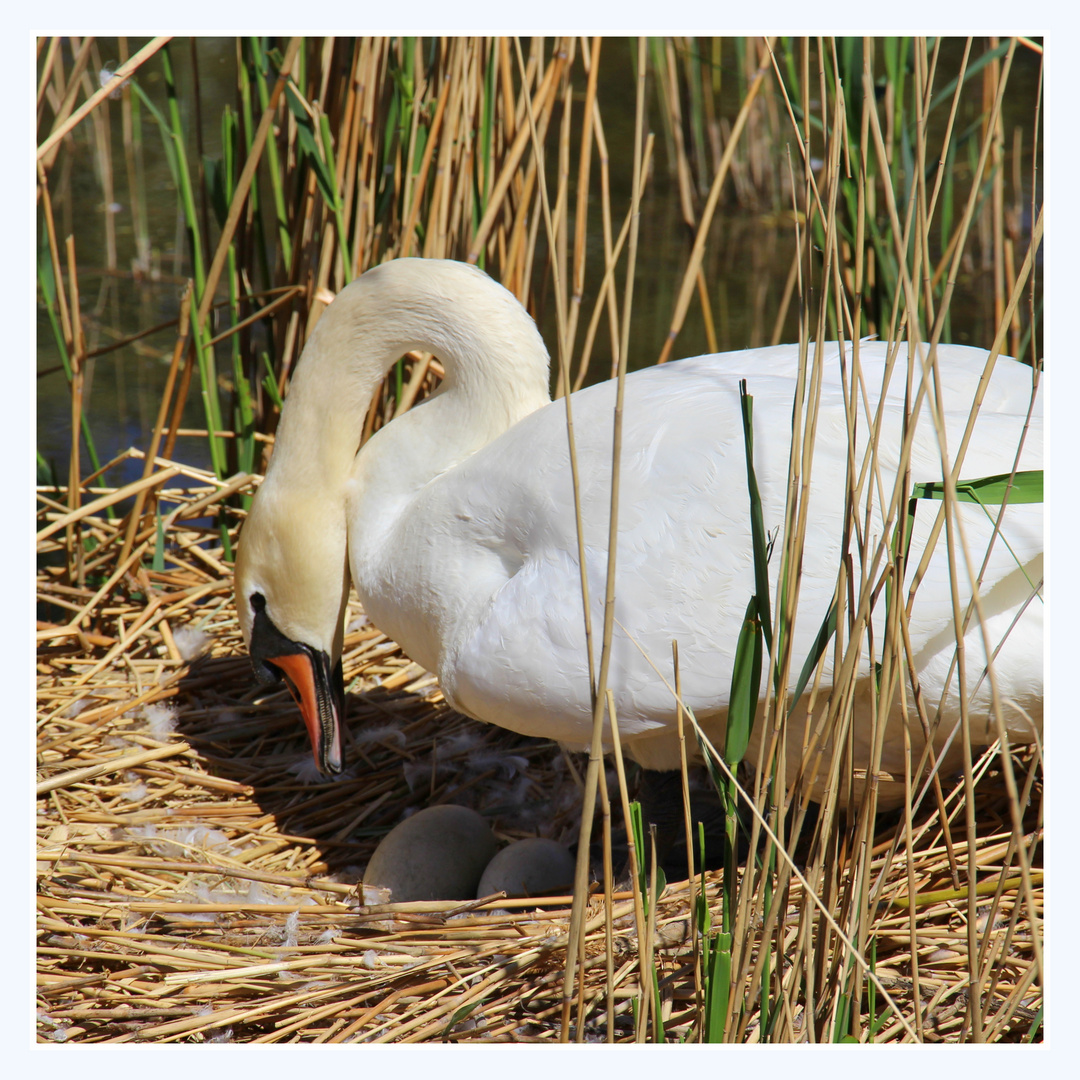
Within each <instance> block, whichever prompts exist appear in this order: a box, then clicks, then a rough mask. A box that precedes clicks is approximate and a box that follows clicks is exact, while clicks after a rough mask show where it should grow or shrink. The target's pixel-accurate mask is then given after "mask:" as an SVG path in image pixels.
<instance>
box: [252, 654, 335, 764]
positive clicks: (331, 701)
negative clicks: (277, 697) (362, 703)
mask: <svg viewBox="0 0 1080 1080" xmlns="http://www.w3.org/2000/svg"><path fill="white" fill-rule="evenodd" d="M266 660H267V662H268V663H270V664H273V665H274V666H275V667H276V668H278V670H279V671H280V672H281V673H282V675H284V676H285V681H286V683H287V684H288V687H289V691H290V692H291V693H292V696H293V698H294V699H295V701H296V704H297V705H298V706H299V708H300V715H301V717H302V718H303V721H304V726H305V727H306V728H307V733H308V738H309V739H310V740H311V752H312V754H313V755H314V756H315V764H316V765H317V766H318V767H319V771H320V772H321V773H323V774H324V775H326V776H336V775H337V774H338V773H340V772H341V770H342V768H343V767H344V759H343V755H342V752H341V724H342V719H343V715H344V712H345V707H344V706H345V692H344V686H343V685H342V684H341V671H340V666H339V668H338V670H337V671H336V672H332V671H331V670H330V662H329V658H328V657H327V656H326V655H325V654H324V653H316V654H313V653H312V652H311V651H310V650H304V651H303V652H297V653H287V654H285V655H282V656H270V657H267V658H266ZM335 676H336V678H335Z"/></svg>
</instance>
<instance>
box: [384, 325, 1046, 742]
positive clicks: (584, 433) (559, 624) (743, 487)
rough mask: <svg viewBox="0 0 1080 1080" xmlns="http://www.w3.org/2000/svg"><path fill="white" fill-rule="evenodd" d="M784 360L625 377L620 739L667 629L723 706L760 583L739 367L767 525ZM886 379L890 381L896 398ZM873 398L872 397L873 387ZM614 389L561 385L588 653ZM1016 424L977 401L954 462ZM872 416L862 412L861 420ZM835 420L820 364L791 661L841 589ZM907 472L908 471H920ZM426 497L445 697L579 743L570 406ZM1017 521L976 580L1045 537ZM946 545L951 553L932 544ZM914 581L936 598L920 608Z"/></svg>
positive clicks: (954, 417)
mask: <svg viewBox="0 0 1080 1080" xmlns="http://www.w3.org/2000/svg"><path fill="white" fill-rule="evenodd" d="M862 352H863V355H862V357H861V359H862V362H863V366H864V371H865V379H866V382H867V385H871V386H873V385H876V386H878V387H880V385H881V383H880V377H881V372H882V370H883V366H882V365H883V356H884V349H883V347H882V346H880V345H877V344H873V345H868V344H866V343H864V344H863V346H862ZM971 352H972V353H973V354H975V355H973V356H972V357H971V358H970V359H971V363H969V364H967V365H966V366H964V365H963V364H959V365H958V369H959V370H960V372H961V375H962V377H960V376H957V378H956V379H955V383H956V384H963V386H962V389H961V390H959V391H957V392H956V393H955V394H953V395H952V398H951V399H950V401H949V402H948V403H950V404H951V403H952V402H953V401H955V400H962V399H963V397H964V395H965V394H967V393H968V389H969V387H970V385H973V384H972V383H971V380H972V379H975V380H976V381H977V377H978V376H977V373H976V372H975V368H976V367H977V368H978V371H979V372H981V358H984V357H985V354H982V353H980V352H978V351H977V350H971ZM961 359H963V358H961ZM1003 363H1004V362H1003ZM1013 366H1014V367H1019V366H1020V365H1013ZM792 369H793V361H792V350H791V349H790V348H788V349H786V350H768V349H767V350H754V351H753V352H751V353H738V354H730V355H728V356H718V357H705V358H699V359H695V360H689V361H681V362H679V363H677V364H672V365H667V366H665V367H663V368H654V369H648V370H646V371H642V372H638V373H636V374H634V375H633V376H632V377H630V378H629V379H628V381H627V386H626V402H625V409H624V422H623V455H622V475H621V481H620V501H619V542H618V559H617V578H616V590H615V591H616V603H615V620H616V621H615V631H614V637H613V651H612V663H611V673H610V679H609V684H610V685H611V686H612V687H613V688H614V689H615V691H616V700H617V706H618V710H619V715H620V717H621V718H625V728H624V731H625V734H626V736H627V737H631V738H632V737H633V736H635V735H645V734H647V733H648V732H649V731H658V730H661V729H665V728H668V727H669V726H670V725H671V723H672V718H673V698H672V694H671V690H670V683H671V681H672V679H671V670H672V662H671V643H672V640H673V639H677V640H678V642H679V656H680V669H681V675H682V680H683V690H684V696H685V698H686V700H687V701H688V702H689V703H690V704H691V705H692V706H693V707H694V708H695V709H696V710H700V711H703V712H704V711H709V710H717V709H721V710H722V709H724V708H726V701H727V695H728V690H729V686H730V679H731V663H732V655H733V652H734V645H735V641H736V638H737V635H738V631H739V628H740V625H741V622H742V619H743V615H744V612H745V608H746V604H747V601H748V600H749V598H750V596H751V594H752V592H753V590H754V578H753V564H752V554H751V542H750V527H749V498H748V495H747V481H746V468H745V458H744V450H743V434H742V421H741V416H740V405H739V392H738V382H739V379H740V378H741V377H746V378H747V379H748V382H749V390H750V393H751V394H752V395H753V397H754V417H755V467H756V473H757V477H758V483H759V487H760V490H761V495H762V502H763V512H764V519H765V526H766V529H767V531H769V532H770V533H774V532H775V533H777V534H779V533H781V532H782V529H783V522H784V509H785V498H786V494H787V492H786V480H787V471H788V455H789V446H790V427H791V413H792V397H793V391H794V382H793V378H792ZM875 378H876V379H877V380H878V381H877V382H876V384H875V383H874V382H873V380H874V379H875ZM1014 381H1016V380H1014ZM1020 381H1022V379H1021V380H1020ZM950 385H953V384H952V383H950ZM897 386H900V383H899V382H898V383H897ZM892 394H893V391H892V389H890V391H889V395H888V396H889V398H890V399H892ZM998 396H999V398H1000V399H1001V400H1000V402H999V404H1004V405H1006V406H1007V405H1009V403H1010V402H1013V401H1015V400H1016V392H1015V391H1014V390H1013V389H1011V388H1006V390H1005V391H1002V392H1001V393H1000V394H999V395H998ZM902 401H903V393H902V389H901V390H900V391H899V393H898V397H897V398H896V399H895V400H892V404H891V408H892V415H891V417H890V420H889V421H888V422H887V423H886V425H885V427H884V429H883V431H884V437H885V442H886V444H887V445H886V446H885V447H884V448H883V450H882V452H881V455H880V457H881V470H880V471H881V473H882V475H883V476H885V477H886V479H887V480H888V483H890V484H891V483H892V479H893V478H892V477H889V476H888V473H889V470H890V468H892V469H895V447H893V446H892V445H891V443H892V442H895V441H897V440H898V439H899V437H900V416H899V412H898V404H899V403H900V402H902ZM871 402H872V404H876V399H873V398H871ZM613 405H614V387H613V386H612V385H611V384H603V385H601V386H597V387H594V388H591V389H590V390H588V391H585V392H582V393H580V394H577V395H575V396H574V399H573V407H574V414H573V421H574V431H575V439H576V449H577V459H578V466H579V471H580V477H581V507H582V524H583V529H584V540H585V550H586V560H585V561H586V567H587V571H588V584H589V593H590V602H591V609H592V613H591V628H592V636H593V650H594V662H595V663H597V664H598V662H599V651H600V642H601V636H602V629H603V598H604V583H605V574H606V563H607V559H606V550H607V530H608V508H609V501H610V456H611V445H612V442H611V440H612V409H613ZM964 420H966V412H964V413H963V414H949V415H948V416H947V422H948V429H949V433H950V438H954V439H956V440H958V439H959V433H958V431H957V430H956V429H957V425H958V424H959V425H960V430H962V424H963V421H964ZM1020 423H1021V421H1020V420H1018V419H1017V418H1016V417H1013V416H1011V415H1008V416H1007V417H1006V419H1005V420H1001V419H1000V417H996V416H991V415H989V412H988V414H987V416H986V417H984V419H983V421H981V426H980V427H979V428H977V429H976V430H977V433H978V437H977V439H976V441H975V442H974V443H973V444H972V448H971V450H970V451H969V455H968V462H969V463H970V466H971V470H970V471H969V470H968V469H967V468H965V470H964V475H965V476H972V475H982V474H984V473H990V472H1001V471H1008V469H1009V468H1010V467H1011V461H1012V459H1011V456H1010V455H1011V451H1009V450H1008V449H1007V446H1006V444H1007V442H1008V441H1009V440H1011V445H1012V447H1015V445H1016V438H1015V436H1016V435H1017V434H1018V432H1019V426H1018V425H1019V424H1020ZM868 427H869V423H868V422H867V421H866V419H865V417H864V418H863V421H862V422H861V427H860V431H863V432H864V431H865V430H867V429H868ZM924 427H925V430H924ZM1006 427H1007V428H1008V431H1007V432H1006V431H1005V428H1006ZM846 430H847V429H846V421H845V411H844V395H843V393H842V391H841V389H840V385H839V380H838V379H836V378H830V379H827V380H826V384H825V386H824V388H823V392H822V404H821V413H820V416H819V422H818V428H817V446H816V451H815V456H814V465H813V493H812V496H811V501H810V506H809V514H808V519H807V541H806V547H805V554H804V562H803V567H802V578H801V584H800V603H799V612H798V616H797V619H796V628H795V630H796V632H795V639H794V649H795V653H794V655H795V658H796V659H795V662H794V665H793V667H794V670H795V672H796V673H797V672H798V669H799V667H800V666H801V662H802V657H804V656H805V655H806V654H807V653H808V651H809V649H810V644H811V641H812V639H813V637H814V636H815V634H816V633H817V630H818V627H819V626H820V624H821V620H822V619H823V618H824V616H825V614H826V612H827V610H828V607H829V604H830V602H831V600H832V597H833V593H834V589H835V584H836V576H837V570H838V567H839V564H840V554H841V541H842V528H841V518H842V513H843V506H844V498H845V493H846V489H847V483H846V465H847V434H846ZM919 431H920V435H919V439H918V440H917V444H916V449H915V453H914V454H913V462H914V470H915V472H918V471H921V470H924V469H925V470H926V471H927V472H928V474H929V475H928V476H927V477H925V478H926V479H932V478H934V477H935V476H936V477H938V478H940V475H941V466H940V456H939V454H938V452H937V446H936V439H935V438H934V436H933V429H932V427H926V426H925V425H924V426H921V427H920V429H919ZM1032 456H1034V455H1032ZM935 469H936V471H935ZM915 472H913V479H919V478H920V477H918V476H916V475H915ZM865 490H866V489H865V488H864V499H865V497H866V496H865ZM873 494H874V501H875V505H876V504H877V501H878V499H879V497H880V498H884V500H885V501H886V502H887V501H888V498H889V497H890V495H891V489H890V490H886V484H885V482H884V481H883V482H882V483H881V484H879V485H878V486H877V490H876V491H875V492H874V493H873ZM424 504H425V508H424V511H423V518H422V519H425V520H430V521H436V522H451V523H452V524H451V525H449V526H447V527H446V529H445V530H443V529H439V530H436V533H435V539H434V540H433V541H432V543H433V544H434V545H435V547H436V549H437V550H436V551H435V554H433V556H432V558H433V561H435V562H437V563H438V568H439V569H438V572H439V573H440V574H442V575H443V576H444V578H445V575H448V574H449V575H451V576H452V577H453V578H454V580H455V587H454V588H452V589H449V590H448V593H450V594H453V595H455V596H457V597H459V598H460V603H459V605H458V609H457V610H455V611H453V612H449V613H444V614H443V616H441V617H442V618H444V619H446V620H449V621H448V622H446V623H445V624H444V626H446V627H448V628H449V630H448V632H445V633H443V645H444V648H443V652H442V654H441V656H440V658H439V663H438V668H439V675H440V678H441V681H442V683H443V686H444V689H445V690H446V692H447V695H448V697H449V699H450V700H451V701H452V702H453V703H454V704H455V705H456V706H457V707H458V708H460V709H461V710H462V711H464V712H466V713H469V714H470V715H473V716H476V717H478V718H480V719H484V720H488V721H491V722H495V723H498V724H500V725H502V726H506V727H511V728H514V729H516V730H520V731H523V732H526V733H531V734H543V735H545V736H547V737H551V738H555V739H559V740H562V741H566V742H569V743H575V744H578V745H582V744H584V743H585V742H587V740H588V732H589V730H590V725H591V720H590V717H591V709H590V690H589V679H588V671H587V663H586V655H587V652H586V641H585V630H584V627H585V620H584V617H583V614H582V612H583V608H582V594H581V583H580V573H579V570H578V558H577V551H578V539H577V526H576V521H575V513H574V499H573V488H572V482H571V472H570V468H569V455H568V452H567V438H566V415H565V406H564V403H563V402H555V403H553V404H552V405H551V406H548V407H546V408H545V409H542V410H540V411H539V412H537V413H534V414H533V415H531V416H529V417H527V418H526V419H525V420H523V421H521V422H520V423H518V424H517V425H515V427H514V428H512V429H511V430H510V431H508V432H507V433H506V434H505V435H503V436H502V437H501V438H499V439H497V440H495V442H493V443H492V444H490V445H489V446H488V447H486V448H485V449H484V450H482V451H480V452H478V453H477V454H475V455H474V456H473V457H472V458H470V459H469V460H468V461H467V462H465V463H463V464H462V465H461V466H459V467H458V468H457V469H455V470H454V471H453V473H452V474H450V475H448V476H446V477H444V478H443V479H442V480H441V481H440V482H439V483H437V484H433V485H431V488H430V490H429V491H428V492H426V493H425V495H424ZM971 509H974V510H975V511H978V512H980V513H981V511H979V508H977V507H975V508H971ZM875 513H877V511H875ZM920 513H921V512H920ZM930 517H931V515H930V514H921V516H917V524H916V534H915V538H914V541H913V544H914V549H913V550H914V551H915V553H916V554H919V553H921V548H919V544H920V543H922V542H924V540H925V535H926V533H927V532H928V531H929V521H930ZM984 517H985V516H984ZM980 527H981V526H980V523H979V522H978V521H975V522H974V523H973V525H972V526H971V528H972V529H974V530H975V531H976V532H978V530H979V528H980ZM875 529H876V530H877V531H876V533H875ZM880 529H881V524H880V516H875V515H874V514H872V515H871V520H870V529H869V532H868V534H867V535H866V536H864V538H863V545H864V548H865V550H866V551H867V552H872V551H873V550H874V548H875V545H876V544H877V542H878V540H879V539H880ZM920 530H922V531H920ZM1020 532H1021V533H1022V534H1023V535H1022V536H1021V537H1020V538H1019V540H1017V538H1016V537H1014V538H1013V539H1014V542H1015V545H1016V546H1015V547H1014V552H1015V553H1018V554H1013V553H1009V552H1008V549H1007V548H1005V547H1004V546H1003V545H998V546H997V554H996V556H995V557H992V560H991V565H990V566H989V567H988V568H987V571H986V574H985V575H984V586H985V587H986V591H990V589H991V588H992V585H993V583H994V582H996V581H997V580H998V578H1001V577H1004V576H1007V574H1008V573H1009V571H1010V569H1015V563H1016V560H1017V559H1019V560H1021V562H1024V561H1030V558H1032V557H1034V555H1035V554H1036V553H1037V551H1041V519H1040V520H1039V521H1037V522H1036V521H1034V520H1033V515H1031V514H1028V515H1027V517H1026V518H1025V519H1024V522H1023V528H1022V529H1021V530H1020ZM987 535H988V533H987ZM939 547H940V548H941V549H942V551H943V550H944V545H943V543H940V544H939ZM983 547H985V544H983ZM866 557H867V558H869V555H867V556H866ZM995 560H996V561H995ZM779 563H780V553H779V551H777V552H775V553H774V556H773V558H772V561H771V564H770V576H771V579H772V580H771V588H772V590H773V595H775V587H776V576H777V574H778V571H779ZM948 581H949V570H948V561H947V558H945V559H943V558H942V557H941V556H940V555H939V554H938V553H937V550H935V558H934V559H933V560H932V562H931V568H930V571H928V573H927V576H926V578H925V580H924V582H923V583H922V585H921V586H920V591H919V603H918V604H917V605H916V609H915V611H916V614H917V619H916V620H915V621H913V630H912V633H913V639H914V643H915V646H916V648H919V647H924V648H927V649H930V651H931V652H932V653H934V655H936V652H935V651H934V649H933V648H932V644H933V639H934V635H935V634H938V633H940V632H941V630H942V627H943V626H944V627H945V628H946V630H948V633H949V634H951V630H949V629H948V628H949V627H950V626H951V600H950V599H949V590H948ZM444 584H445V581H444ZM430 588H432V589H437V588H438V582H437V581H435V580H434V579H433V580H432V581H431V582H430ZM967 592H968V594H970V589H968V590H967ZM923 596H927V597H928V598H929V600H928V602H927V604H926V607H925V609H924V608H923V607H922V606H921V605H922V598H923ZM881 606H882V607H883V602H882V603H881ZM451 623H453V625H452V626H451ZM386 629H387V630H388V632H391V633H393V632H394V631H393V629H392V628H390V627H386ZM944 647H945V646H944V645H943V646H942V648H944Z"/></svg>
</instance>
